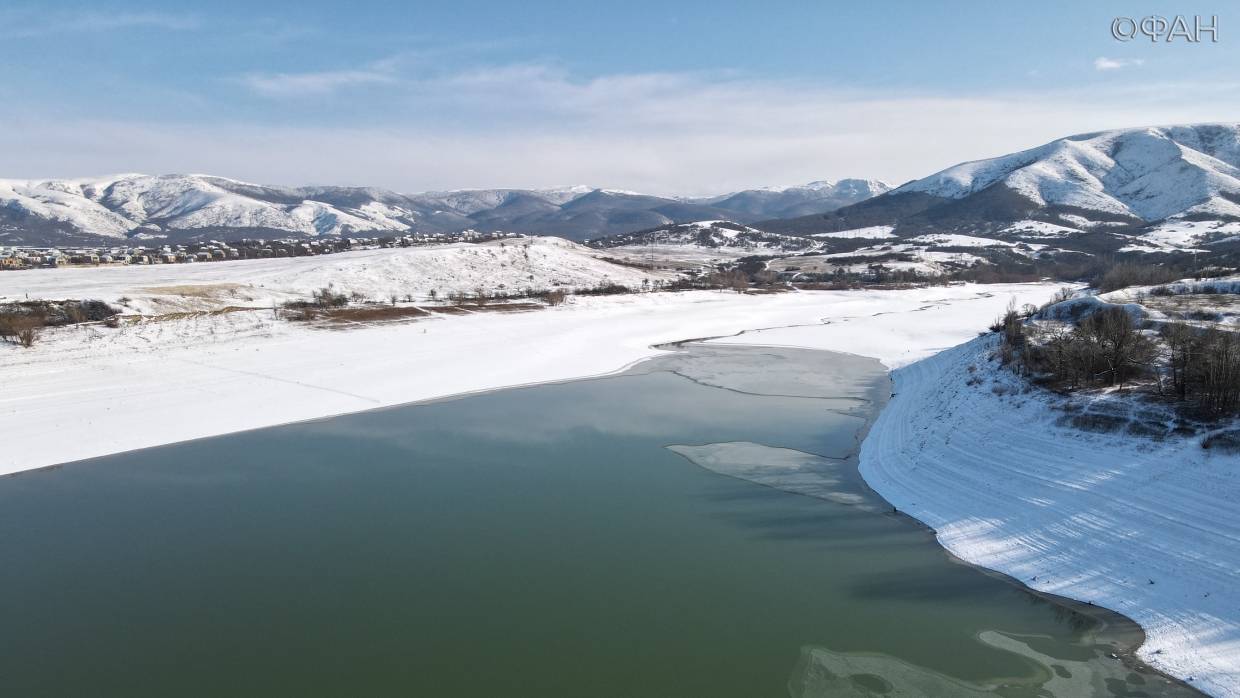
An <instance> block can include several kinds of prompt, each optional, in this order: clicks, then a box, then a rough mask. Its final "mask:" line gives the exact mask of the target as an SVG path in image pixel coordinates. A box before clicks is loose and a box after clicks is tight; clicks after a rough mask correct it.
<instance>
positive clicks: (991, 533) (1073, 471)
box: [861, 337, 1240, 696]
mask: <svg viewBox="0 0 1240 698" xmlns="http://www.w3.org/2000/svg"><path fill="white" fill-rule="evenodd" d="M993 349H994V339H993V338H990V337H983V338H977V339H974V340H972V341H970V342H968V343H966V344H964V345H962V346H959V347H956V348H953V349H950V350H948V351H945V352H942V353H940V354H937V355H935V356H932V357H930V358H927V359H924V360H922V361H918V362H916V363H913V364H911V365H907V366H905V367H903V368H900V369H898V370H896V371H895V372H894V373H893V378H894V382H895V386H894V390H895V396H894V397H893V398H892V399H891V401H890V402H889V403H888V405H887V407H886V408H885V409H884V411H883V412H882V414H880V415H879V418H878V420H877V421H876V422H875V424H874V426H873V427H872V428H871V430H870V433H869V436H868V437H867V438H866V440H865V442H864V444H863V445H862V450H861V474H862V476H863V477H865V479H866V481H867V482H869V483H870V485H871V486H872V487H873V488H874V489H875V490H877V491H878V492H879V493H880V494H881V495H882V496H883V497H884V498H886V499H887V500H888V501H890V502H891V503H892V504H893V505H895V506H896V507H898V508H899V509H900V510H901V511H903V512H905V513H907V514H909V515H911V516H914V517H916V518H917V519H919V520H921V521H923V522H924V523H926V524H927V525H928V526H930V527H931V528H933V529H934V530H935V532H936V533H937V536H938V539H939V541H940V542H941V543H942V544H943V546H944V547H946V548H947V549H948V550H950V551H951V552H952V553H954V554H955V555H957V556H958V557H960V558H962V559H964V560H967V561H969V562H972V563H974V564H978V565H982V566H985V567H988V568H991V569H994V570H997V571H999V572H1003V573H1005V574H1008V575H1011V576H1012V577H1014V578H1016V579H1018V580H1020V581H1021V582H1024V583H1025V584H1027V585H1029V586H1030V587H1033V588H1034V589H1038V590H1040V591H1045V592H1050V593H1053V594H1058V595H1061V596H1066V597H1070V598H1073V599H1078V600H1082V601H1088V602H1090V603H1093V604H1096V605H1099V606H1104V607H1106V608H1110V609H1112V610H1115V611H1118V612H1120V613H1123V614H1124V615H1126V616H1128V617H1129V618H1132V619H1134V620H1136V621H1137V622H1138V623H1140V624H1141V626H1142V627H1143V628H1144V629H1145V631H1146V634H1147V640H1146V642H1145V644H1144V645H1142V647H1141V649H1140V652H1139V653H1140V656H1141V657H1142V659H1144V660H1145V661H1146V662H1148V663H1149V664H1151V665H1153V666H1155V667H1158V668H1159V669H1162V670H1163V671H1166V672H1167V673H1169V674H1172V675H1174V676H1177V677H1180V678H1184V679H1186V680H1191V682H1192V684H1193V685H1194V686H1196V687H1198V688H1200V689H1202V690H1204V691H1206V692H1208V693H1211V694H1214V695H1219V696H1240V583H1237V582H1238V580H1240V457H1238V456H1236V455H1234V454H1225V453H1217V452H1214V451H1207V450H1204V449H1202V448H1201V445H1200V437H1198V438H1192V439H1184V438H1167V439H1166V440H1165V441H1156V440H1153V439H1151V438H1148V437H1142V436H1132V435H1128V434H1124V433H1103V434H1099V433H1088V432H1083V431H1080V430H1078V429H1074V428H1071V427H1064V426H1059V425H1058V424H1057V420H1058V417H1059V416H1061V415H1062V414H1063V412H1060V411H1057V410H1055V409H1053V407H1052V405H1053V398H1051V397H1050V396H1048V395H1046V394H1044V393H1040V392H1038V391H1029V392H1025V391H1023V390H1022V388H1023V386H1022V385H1020V384H1019V382H1018V381H1016V380H1015V378H1014V377H1013V376H1012V375H1011V374H1010V373H1009V372H1007V371H1004V370H1001V369H999V368H998V366H997V364H996V363H995V362H994V361H992V360H991V358H990V356H991V353H992V352H993Z"/></svg>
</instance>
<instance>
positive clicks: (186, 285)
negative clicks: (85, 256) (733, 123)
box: [0, 238, 670, 315]
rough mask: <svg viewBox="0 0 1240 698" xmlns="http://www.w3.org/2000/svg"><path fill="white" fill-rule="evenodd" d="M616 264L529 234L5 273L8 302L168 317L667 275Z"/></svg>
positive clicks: (639, 282) (630, 281)
mask: <svg viewBox="0 0 1240 698" xmlns="http://www.w3.org/2000/svg"><path fill="white" fill-rule="evenodd" d="M668 278H670V277H668V275H660V274H653V273H650V272H646V271H643V270H640V269H635V268H633V267H629V266H622V265H617V264H613V263H611V262H608V261H607V260H605V259H603V258H602V255H601V254H600V253H599V252H598V251H596V250H591V249H589V248H587V247H585V246H582V245H579V244H577V243H574V242H569V241H567V240H559V239H556V238H522V239H518V240H503V241H493V242H487V243H483V244H470V243H458V244H451V245H431V246H424V247H408V248H396V249H371V250H358V251H352V252H343V253H340V254H333V255H323V256H312V257H285V258H273V259H255V260H244V261H238V262H228V263H219V264H176V265H152V266H111V267H101V268H93V267H92V268H77V269H35V270H32V271H29V272H22V273H20V274H5V275H4V276H3V279H0V281H4V282H5V283H4V284H0V300H17V299H19V298H20V299H30V298H33V299H56V298H62V297H64V294H65V293H66V288H69V289H72V291H69V292H70V293H73V294H77V295H81V296H83V297H90V298H99V299H101V300H104V301H107V302H109V303H112V304H114V305H118V306H119V307H121V308H122V309H123V310H124V311H125V312H127V313H131V312H136V313H141V314H146V315H160V314H164V313H169V312H178V313H179V312H198V311H209V310H219V309H221V308H225V307H252V308H271V307H272V306H274V305H278V304H280V303H283V302H285V301H289V300H300V299H305V298H308V297H309V296H310V294H311V293H312V292H313V291H315V290H316V289H320V288H323V287H325V286H332V287H333V288H335V289H336V290H337V291H338V292H340V293H344V294H346V295H349V294H358V295H359V296H361V297H364V298H366V299H369V300H371V301H386V300H387V299H388V298H389V297H391V296H397V297H400V298H404V297H406V296H412V297H413V298H415V299H416V300H418V301H425V300H426V299H428V298H432V297H438V298H441V299H442V298H447V297H448V295H449V294H451V293H474V292H475V291H476V290H477V289H482V290H483V291H485V292H486V293H488V294H517V293H521V292H524V291H541V290H547V289H556V288H561V289H567V290H579V289H589V288H595V287H598V286H602V285H608V284H617V285H621V286H626V287H629V288H633V289H641V288H646V287H649V286H653V285H657V284H658V283H660V282H662V281H665V280H666V279H668Z"/></svg>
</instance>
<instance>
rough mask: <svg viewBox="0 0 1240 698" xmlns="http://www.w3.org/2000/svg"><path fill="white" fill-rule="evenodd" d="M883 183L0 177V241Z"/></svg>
mask: <svg viewBox="0 0 1240 698" xmlns="http://www.w3.org/2000/svg"><path fill="white" fill-rule="evenodd" d="M885 190H886V185H883V184H881V183H878V182H871V181H868V180H843V181H841V182H839V183H834V184H833V183H827V182H818V183H814V184H810V185H806V186H804V187H791V188H788V189H783V190H769V191H768V190H752V191H748V192H738V193H735V194H729V195H724V196H720V197H713V198H711V199H679V198H670V197H662V196H651V195H645V194H637V193H633V192H621V191H611V190H602V189H591V188H589V187H566V188H560V189H548V190H524V189H481V190H463V191H449V192H424V193H420V194H399V193H396V192H391V191H386V190H383V189H374V188H363V187H325V186H319V187H276V186H264V185H258V184H250V183H247V182H239V181H236V180H232V179H226V178H223V177H213V176H209V175H161V176H147V175H140V174H126V175H117V176H113V177H104V178H98V179H79V180H47V181H21V180H0V244H26V245H37V244H55V243H60V244H64V243H78V242H81V243H103V242H107V241H108V240H116V239H124V238H129V237H138V238H151V237H154V238H159V239H167V240H170V241H182V240H190V239H200V238H205V237H224V238H239V237H246V236H249V237H286V236H297V235H302V236H314V235H357V234H372V235H384V234H389V235H390V234H403V233H407V232H449V231H457V230H465V229H476V230H482V231H508V232H520V233H531V234H547V235H560V236H563V237H567V238H570V239H575V240H585V239H589V238H593V237H597V236H599V235H606V234H613V233H621V232H628V231H633V230H641V229H644V228H653V227H656V226H661V225H667V224H671V223H683V222H689V221H695V220H703V219H720V218H737V219H740V220H744V221H752V220H757V219H760V218H769V217H771V216H775V215H784V212H786V211H792V210H795V211H798V212H801V211H810V210H812V211H814V212H822V211H828V210H832V209H834V208H837V207H839V206H842V205H846V204H848V203H854V202H856V201H859V200H861V199H862V198H865V197H868V196H872V195H873V194H874V193H876V192H878V191H885Z"/></svg>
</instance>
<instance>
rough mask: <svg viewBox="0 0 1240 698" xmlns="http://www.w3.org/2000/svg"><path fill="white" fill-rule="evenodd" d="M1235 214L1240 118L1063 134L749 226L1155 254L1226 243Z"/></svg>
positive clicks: (1239, 217)
mask: <svg viewBox="0 0 1240 698" xmlns="http://www.w3.org/2000/svg"><path fill="white" fill-rule="evenodd" d="M1237 221H1240V125H1238V124H1235V123H1224V124H1199V125H1189V126H1167V127H1157V128H1133V129H1122V130H1114V131H1103V132H1098V133H1090V134H1084V135H1078V136H1070V137H1067V138H1062V139H1059V140H1056V141H1053V142H1051V143H1047V144H1045V145H1042V146H1039V147H1037V148H1032V149H1029V150H1025V151H1021V152H1018V153H1013V154H1009V155H1004V156H1001V157H997V158H991V159H988V160H978V161H974V162H965V163H961V164H959V165H955V166H953V167H949V168H947V169H945V170H943V171H941V172H937V173H935V174H933V175H930V176H929V177H925V178H923V179H919V180H915V181H913V182H909V183H907V184H904V185H903V186H900V187H898V188H896V189H894V190H892V191H890V192H887V193H886V194H882V195H880V196H876V197H874V198H872V199H868V200H866V201H862V202H860V203H857V204H853V205H851V206H847V207H843V208H841V209H838V210H836V211H833V212H828V213H826V214H814V215H811V216H803V217H799V218H794V219H789V220H779V221H766V222H763V223H760V224H758V227H761V228H763V229H764V230H769V231H772V232H779V233H786V234H796V235H813V234H821V233H832V232H838V231H846V230H853V229H866V228H872V227H874V226H890V227H891V228H892V229H893V231H894V234H895V236H897V237H911V236H916V235H921V234H925V233H945V232H947V233H953V232H954V233H966V234H970V235H978V236H983V237H992V238H1001V239H1024V240H1033V239H1035V238H1048V237H1054V238H1055V239H1056V242H1057V244H1060V245H1061V246H1065V247H1068V248H1071V249H1078V250H1082V251H1090V252H1117V251H1121V250H1122V251H1130V252H1158V251H1175V250H1183V249H1187V248H1189V247H1191V246H1193V245H1202V244H1206V243H1210V242H1214V241H1220V240H1223V239H1225V238H1227V237H1229V236H1233V235H1234V234H1235V230H1234V224H1235V223H1236V222H1237ZM1126 247H1128V248H1129V249H1124V248H1126Z"/></svg>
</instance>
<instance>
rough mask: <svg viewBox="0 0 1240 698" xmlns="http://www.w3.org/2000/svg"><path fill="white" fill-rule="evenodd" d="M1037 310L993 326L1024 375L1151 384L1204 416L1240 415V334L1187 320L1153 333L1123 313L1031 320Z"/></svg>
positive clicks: (1074, 382) (1079, 384) (1076, 383)
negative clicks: (1072, 319)
mask: <svg viewBox="0 0 1240 698" xmlns="http://www.w3.org/2000/svg"><path fill="white" fill-rule="evenodd" d="M1035 310H1036V309H1033V308H1032V307H1029V308H1026V310H1025V311H1023V312H1017V311H1016V310H1015V309H1009V310H1008V312H1007V313H1006V314H1005V315H1004V316H1003V318H1001V319H1000V320H999V321H998V322H997V323H996V324H995V326H994V327H993V328H992V329H994V330H996V331H998V332H999V333H1000V336H1001V338H1002V339H1001V343H1000V356H1001V358H1002V359H1003V360H1004V362H1005V363H1008V364H1009V365H1011V366H1013V367H1014V368H1015V369H1016V370H1018V371H1020V372H1021V373H1024V374H1026V375H1030V376H1034V377H1037V378H1038V379H1040V380H1041V381H1043V382H1045V383H1048V384H1051V385H1053V386H1056V387H1059V388H1061V389H1067V390H1076V389H1079V388H1084V387H1090V386H1117V387H1120V388H1123V387H1124V386H1125V385H1127V384H1130V383H1132V382H1134V381H1137V380H1142V379H1144V381H1145V383H1146V385H1148V386H1149V387H1150V388H1152V389H1153V390H1154V391H1155V392H1157V393H1158V394H1159V395H1162V396H1166V397H1170V398H1172V399H1175V400H1177V401H1179V402H1181V403H1182V404H1183V405H1184V406H1185V407H1187V408H1189V409H1190V410H1191V411H1194V412H1196V413H1198V414H1200V415H1202V416H1210V417H1218V416H1224V415H1234V414H1237V413H1240V334H1237V333H1235V332H1230V331H1227V330H1220V329H1217V328H1214V327H1209V328H1202V327H1197V326H1193V325H1190V324H1187V323H1184V322H1170V323H1166V324H1165V325H1163V326H1162V327H1161V328H1160V329H1159V331H1158V332H1157V333H1156V334H1155V333H1146V332H1144V331H1143V328H1142V326H1141V322H1140V321H1139V320H1138V319H1136V318H1134V317H1133V315H1132V314H1131V313H1129V312H1128V311H1126V310H1125V309H1123V308H1120V307H1107V308H1101V309H1099V310H1096V311H1095V312H1093V313H1091V314H1089V315H1087V316H1085V317H1084V318H1082V319H1080V320H1079V321H1077V322H1076V323H1075V324H1073V323H1053V324H1046V325H1041V324H1033V323H1029V322H1027V320H1028V318H1029V317H1030V316H1031V315H1033V313H1034V312H1035Z"/></svg>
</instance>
